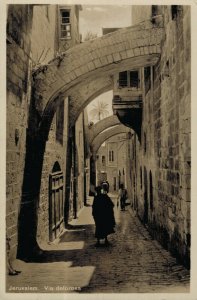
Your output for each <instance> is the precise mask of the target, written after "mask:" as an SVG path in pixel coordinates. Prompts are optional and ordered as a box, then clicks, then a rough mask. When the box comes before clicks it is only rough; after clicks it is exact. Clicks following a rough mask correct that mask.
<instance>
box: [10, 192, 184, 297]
mask: <svg viewBox="0 0 197 300" xmlns="http://www.w3.org/2000/svg"><path fill="white" fill-rule="evenodd" d="M113 200H114V201H115V198H113ZM90 204H91V200H90ZM114 211H115V217H116V223H117V225H116V233H115V234H112V235H110V236H109V241H110V243H111V246H108V247H104V246H103V247H99V248H96V247H95V242H96V241H95V238H94V229H95V228H94V222H93V218H92V215H91V205H89V206H87V207H84V209H83V210H82V211H81V213H80V214H79V216H78V219H77V220H75V221H73V222H72V223H71V226H70V227H71V229H69V230H65V232H64V233H63V234H62V236H61V238H60V239H59V241H58V242H56V243H53V244H50V245H46V246H45V249H44V250H45V251H44V253H45V255H44V256H43V258H41V259H40V261H38V262H29V263H26V262H24V261H20V260H16V261H15V262H14V266H15V267H16V269H19V270H21V271H22V273H21V274H19V275H18V276H7V292H20V293H21V292H25V293H29V292H34V293H37V292H38V293H43V292H44V293H51V292H52V293H53V292H54V293H68V292H73V291H74V292H77V293H161V292H162V293H174V292H175V293H178V292H183V293H188V292H189V280H190V278H189V271H188V270H186V269H185V268H184V267H183V266H181V265H179V264H177V263H176V260H175V258H173V257H172V256H171V255H170V254H169V253H168V252H167V251H166V250H164V249H163V248H162V247H161V246H160V245H159V244H158V243H157V241H155V240H152V239H151V237H150V235H149V233H148V232H147V230H146V229H145V228H144V226H143V225H142V224H141V223H140V221H139V220H138V218H137V217H136V216H135V215H134V214H133V212H132V211H131V209H130V208H128V207H127V210H126V211H120V209H119V208H117V207H116V206H115V209H114Z"/></svg>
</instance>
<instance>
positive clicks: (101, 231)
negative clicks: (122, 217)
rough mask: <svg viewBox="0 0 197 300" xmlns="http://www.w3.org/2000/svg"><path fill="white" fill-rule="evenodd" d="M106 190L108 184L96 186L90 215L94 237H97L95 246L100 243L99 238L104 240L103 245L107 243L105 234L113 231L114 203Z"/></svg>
mask: <svg viewBox="0 0 197 300" xmlns="http://www.w3.org/2000/svg"><path fill="white" fill-rule="evenodd" d="M107 190H108V186H107V185H106V184H103V185H102V187H100V186H98V187H96V188H95V191H96V195H95V197H94V201H93V205H92V215H93V218H94V221H95V226H96V230H95V237H96V238H97V243H96V246H97V247H98V246H100V245H101V243H100V240H101V239H104V240H105V244H104V245H105V246H107V245H109V241H108V239H107V236H108V235H109V234H111V233H114V232H115V231H114V227H115V218H114V211H113V207H114V204H113V202H112V200H111V199H110V197H109V196H108V195H107Z"/></svg>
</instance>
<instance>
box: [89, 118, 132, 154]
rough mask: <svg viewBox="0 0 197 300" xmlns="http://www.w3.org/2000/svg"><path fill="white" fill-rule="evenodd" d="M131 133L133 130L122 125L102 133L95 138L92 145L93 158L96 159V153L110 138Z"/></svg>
mask: <svg viewBox="0 0 197 300" xmlns="http://www.w3.org/2000/svg"><path fill="white" fill-rule="evenodd" d="M131 131H132V129H130V128H128V127H126V126H124V125H122V124H121V125H117V126H114V127H112V128H111V129H108V130H106V131H104V132H102V133H100V134H99V135H97V137H95V139H94V140H93V142H92V144H91V145H90V147H91V152H92V156H93V157H96V153H97V151H98V149H99V148H100V146H101V145H102V144H103V143H104V142H105V141H106V140H107V139H109V138H110V137H112V136H114V135H117V134H120V133H129V132H131Z"/></svg>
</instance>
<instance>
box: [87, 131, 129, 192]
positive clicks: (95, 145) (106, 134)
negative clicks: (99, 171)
mask: <svg viewBox="0 0 197 300" xmlns="http://www.w3.org/2000/svg"><path fill="white" fill-rule="evenodd" d="M131 131H132V129H130V128H128V127H126V126H124V125H117V126H114V127H112V128H111V129H108V130H106V131H103V132H102V133H100V134H99V135H97V136H96V137H95V139H94V140H93V141H92V144H91V145H90V148H91V153H92V155H91V157H90V162H91V177H90V186H91V187H92V189H94V186H95V183H96V153H97V151H98V149H99V148H100V146H101V145H102V144H103V143H104V142H105V141H106V140H107V139H109V138H110V137H112V136H114V135H117V134H120V133H128V132H131ZM90 192H92V190H91V191H90Z"/></svg>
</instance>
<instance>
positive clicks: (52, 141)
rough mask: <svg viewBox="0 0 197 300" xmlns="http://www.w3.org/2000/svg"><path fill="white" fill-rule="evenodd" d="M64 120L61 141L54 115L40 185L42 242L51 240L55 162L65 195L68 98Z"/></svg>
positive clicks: (40, 233)
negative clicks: (58, 137)
mask: <svg viewBox="0 0 197 300" xmlns="http://www.w3.org/2000/svg"><path fill="white" fill-rule="evenodd" d="M62 107H63V108H64V120H63V138H62V141H61V142H60V141H59V140H58V139H57V136H56V134H57V114H55V115H54V118H53V121H52V124H51V127H50V131H49V136H48V140H47V143H46V148H45V154H44V160H43V168H42V177H41V187H40V201H39V207H38V229H37V240H38V242H39V243H40V244H42V243H43V242H48V240H49V176H50V174H52V169H53V166H54V164H55V162H58V164H59V165H60V168H61V171H62V172H63V178H64V189H63V198H64V197H65V185H66V159H65V157H66V151H67V141H68V132H67V131H68V98H66V99H65V100H64V105H63V106H62Z"/></svg>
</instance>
